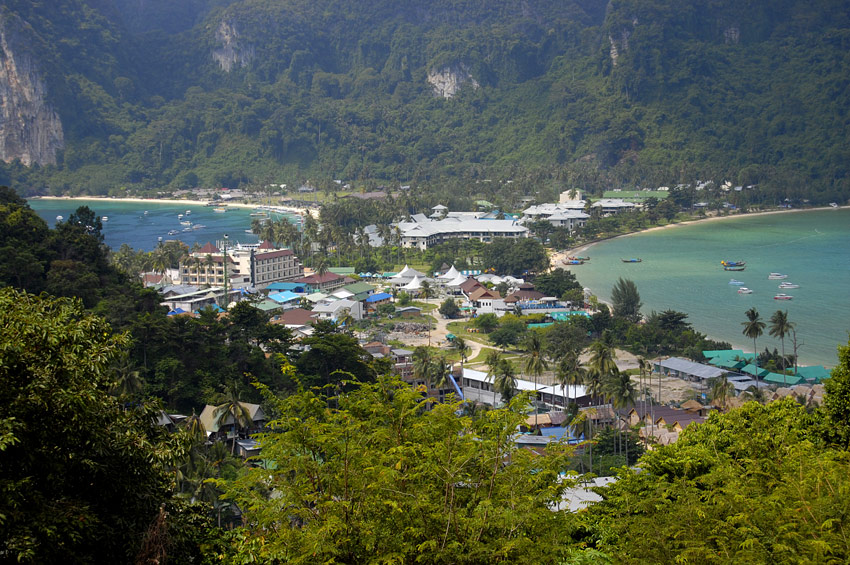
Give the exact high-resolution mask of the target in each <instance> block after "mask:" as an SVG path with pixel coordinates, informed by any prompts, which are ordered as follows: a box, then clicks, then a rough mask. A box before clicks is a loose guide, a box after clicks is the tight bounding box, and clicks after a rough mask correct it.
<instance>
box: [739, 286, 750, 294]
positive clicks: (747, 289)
mask: <svg viewBox="0 0 850 565" xmlns="http://www.w3.org/2000/svg"><path fill="white" fill-rule="evenodd" d="M752 293H753V291H752V290H750V289H749V288H747V287H745V286H742V287H741V288H739V289H738V294H752Z"/></svg>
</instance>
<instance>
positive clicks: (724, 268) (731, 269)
mask: <svg viewBox="0 0 850 565" xmlns="http://www.w3.org/2000/svg"><path fill="white" fill-rule="evenodd" d="M744 269H746V267H723V270H724V271H743V270H744Z"/></svg>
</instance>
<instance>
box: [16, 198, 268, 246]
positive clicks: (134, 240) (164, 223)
mask: <svg viewBox="0 0 850 565" xmlns="http://www.w3.org/2000/svg"><path fill="white" fill-rule="evenodd" d="M29 205H30V207H31V208H32V209H33V210H34V211H35V212H36V213H37V214H38V215H39V216H41V217H42V218H43V219H44V220H45V221H46V222H47V224H48V225H49V226H51V227H53V226H54V225H55V224H56V217H57V216H62V217H63V218H65V219H66V220H67V219H68V217H69V216H70V215H71V214H72V213H73V212H74V210H76V209H77V208H78V207H80V206H88V207H89V208H91V209H92V210H94V212H95V213H96V214H97V215H98V216H107V217H108V218H109V219H108V221H106V222H104V223H103V237H104V242H105V243H106V244H107V245H108V246H109V247H111V248H112V249H114V250H117V249H118V248H119V247H121V244H123V243H126V244H128V245H130V246H131V247H133V248H134V249H144V250H145V251H150V250H152V249H153V248H154V247H156V246H157V244H158V243H159V238H160V237H161V238H162V241H167V240H170V239H179V240H180V241H182V242H183V243H186V244H187V245H189V246H190V247H191V246H192V244H193V243H199V244H200V245H204V244H205V243H206V242H208V241H209V242H215V241H216V240H220V239H222V238H223V236H224V234H227V235H228V237H229V240H230V241H231V242H240V243H256V242H257V236H256V235H253V234H249V233H246V232H245V230H247V229H250V227H251V220H252V219H253V218H252V217H251V215H250V214H251V212H252V209H250V208H237V207H227V211H226V212H224V213H220V212H215V211H214V210H213V208H212V207H208V206H201V205H199V204H190V203H185V202H168V201H157V200H150V201H145V202H133V201H125V200H118V199H115V200H112V199H104V198H93V199H74V200H70V199H56V200H54V199H46V200H45V199H34V200H30V201H29ZM187 210H188V211H190V212H191V214H189V215H188V216H185V217H184V218H178V214H184V215H185V214H186V211H187ZM145 212H147V214H145ZM181 219H182V220H183V221H190V222H192V224H200V225H202V226H205V227H203V228H200V229H191V230H190V231H183V229H185V228H186V227H189V226H184V225H181V224H180V221H181ZM172 230H177V231H178V232H179V233H178V234H177V235H168V232H169V231H172Z"/></svg>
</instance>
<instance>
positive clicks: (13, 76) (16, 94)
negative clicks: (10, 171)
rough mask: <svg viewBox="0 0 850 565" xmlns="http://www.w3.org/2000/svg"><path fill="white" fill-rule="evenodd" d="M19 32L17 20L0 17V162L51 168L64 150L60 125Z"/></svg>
mask: <svg viewBox="0 0 850 565" xmlns="http://www.w3.org/2000/svg"><path fill="white" fill-rule="evenodd" d="M23 29H25V24H24V22H22V21H21V20H20V19H19V18H18V17H16V16H11V17H2V16H0V159H2V160H3V161H6V162H7V163H8V162H10V161H14V160H15V159H20V161H21V162H22V163H23V164H24V165H27V166H29V165H32V164H34V163H37V164H39V165H52V164H55V163H56V153H57V151H58V150H60V149H62V147H64V135H63V132H62V122H61V121H60V119H59V114H57V113H56V110H55V109H54V108H53V107H52V106H51V105H50V104H49V103H48V102H47V99H46V95H47V88H46V87H45V84H44V80H43V79H42V76H41V72H40V70H39V67H38V62H37V61H36V59H35V57H34V56H33V54H32V52H31V51H30V50H29V48H28V42H27V39H26V36H25V35H24V33H23V32H22V30H23Z"/></svg>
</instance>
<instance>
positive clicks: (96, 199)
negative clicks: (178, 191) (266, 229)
mask: <svg viewBox="0 0 850 565" xmlns="http://www.w3.org/2000/svg"><path fill="white" fill-rule="evenodd" d="M39 199H40V200H70V201H80V202H82V201H88V202H135V203H140V204H181V205H182V204H185V205H186V206H206V205H207V204H209V203H210V202H211V201H210V200H188V199H183V198H111V197H108V196H39ZM216 204H217V205H221V206H226V207H228V208H243V209H251V210H253V209H254V208H270V209H272V210H279V211H281V212H288V213H290V214H298V215H301V216H303V215H304V213H305V209H304V208H296V207H294V206H284V205H282V204H272V205H270V206H269V205H266V204H259V203H258V204H245V203H242V202H216ZM307 211H309V213H310V214H311V215H312V216H313V217H314V218H316V219H318V218H319V210H317V209H314V208H310V209H309V210H307Z"/></svg>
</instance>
